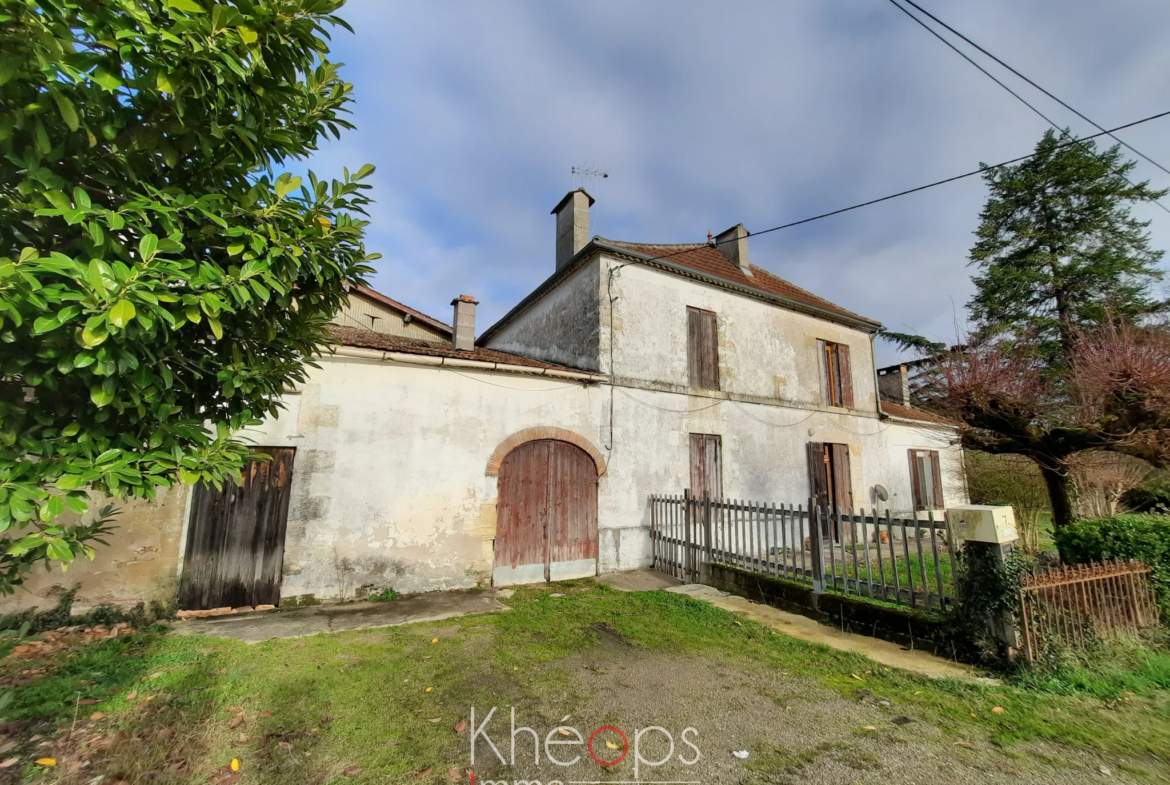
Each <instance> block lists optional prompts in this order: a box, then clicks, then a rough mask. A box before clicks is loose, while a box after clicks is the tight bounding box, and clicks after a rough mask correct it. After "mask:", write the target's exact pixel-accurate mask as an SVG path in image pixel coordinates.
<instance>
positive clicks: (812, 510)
mask: <svg viewBox="0 0 1170 785" xmlns="http://www.w3.org/2000/svg"><path fill="white" fill-rule="evenodd" d="M823 514H824V511H823V510H822V509H821V506H820V505H819V504H817V500H816V499H815V498H814V497H811V496H810V497H809V500H808V541H809V549H810V550H811V551H812V589H813V594H824V593H825V546H824V542H823V539H822V538H823V537H824V534H823V532H822V531H821V516H822V515H823Z"/></svg>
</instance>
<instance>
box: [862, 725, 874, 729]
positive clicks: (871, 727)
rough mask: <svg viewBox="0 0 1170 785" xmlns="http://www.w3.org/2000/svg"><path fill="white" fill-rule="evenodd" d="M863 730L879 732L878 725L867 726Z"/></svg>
mask: <svg viewBox="0 0 1170 785" xmlns="http://www.w3.org/2000/svg"><path fill="white" fill-rule="evenodd" d="M862 730H877V726H876V725H866V726H865V727H864V728H862Z"/></svg>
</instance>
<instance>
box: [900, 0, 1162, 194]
mask: <svg viewBox="0 0 1170 785" xmlns="http://www.w3.org/2000/svg"><path fill="white" fill-rule="evenodd" d="M906 2H907V3H909V4H910V5H912V6H914V7H915V8H917V9H918V10H919V11H922V13H924V14H926V15H927V16H929V17H930V18H931V19H934V21H936V22H938V23H939V24H940V25H942V26H943V27H945V28H946V29H947V30H950V31H951V32H952V33H954V34H955V35H957V36H959V37H960V38H962V39H963V40H964V41H966V42H967V43H969V44H971V45H972V46H974V47H975V48H976V49H979V51H981V52H983V53H984V54H986V55H987V56H988V57H991V58H992V59H993V60H995V61H996V62H997V63H999V64H1000V65H1002V66H1004V67H1005V68H1008V69H1009V70H1010V71H1011V72H1012V73H1014V74H1016V76H1019V77H1020V78H1021V79H1024V80H1025V81H1027V82H1028V84H1030V85H1032V86H1033V87H1036V88H1037V89H1039V90H1041V91H1043V92H1044V93H1045V94H1046V95H1049V96H1051V97H1052V98H1056V96H1053V95H1052V94H1051V93H1049V92H1048V91H1047V90H1044V88H1042V87H1040V86H1039V85H1037V84H1036V83H1035V82H1033V81H1032V80H1030V79H1028V78H1027V77H1025V76H1024V75H1023V74H1021V73H1019V72H1018V71H1016V70H1015V69H1013V68H1011V67H1010V66H1008V65H1007V64H1005V63H1004V62H1003V61H1001V60H999V59H998V58H996V57H995V56H994V55H991V54H989V53H988V52H987V51H986V50H984V49H983V48H982V47H980V46H978V45H977V44H975V43H972V42H971V40H970V39H968V38H967V37H966V36H964V35H963V34H962V33H959V32H957V31H956V30H955V29H954V28H953V27H950V26H949V25H947V24H946V23H945V22H940V21H939V20H938V18H937V17H935V16H933V15H931V14H930V13H929V12H927V11H923V10H922V8H921V7H920V6H918V5H916V4H915V3H914V2H912V0H906ZM890 3H891V4H893V6H894V8H897V9H898V10H899V11H901V12H902V13H904V14H905V15H906V16H908V17H910V18H911V19H913V20H914V21H915V22H916V23H917V24H918V25H919V26H921V27H922V29H923V30H925V31H926V32H928V33H930V34H931V35H933V36H934V37H935V38H937V39H938V40H940V41H942V42H943V43H944V44H946V45H947V46H948V47H950V49H951V50H952V51H953V52H954V53H955V54H957V55H959V57H962V58H963V59H964V60H966V61H967V62H968V63H970V64H971V65H973V66H975V67H976V68H978V69H979V70H980V71H981V72H982V73H983V75H984V76H986V77H987V78H988V79H990V80H991V81H993V82H995V83H996V84H997V85H999V86H1000V87H1002V88H1003V89H1004V90H1007V91H1008V92H1009V93H1011V95H1012V96H1013V97H1014V98H1015V99H1016V100H1017V101H1019V102H1020V103H1022V104H1023V105H1024V106H1026V107H1028V108H1029V109H1031V110H1032V111H1033V112H1035V113H1036V114H1037V115H1039V116H1040V117H1041V118H1042V119H1043V120H1044V122H1046V123H1048V124H1049V125H1050V126H1052V127H1053V128H1054V129H1056V131H1057V132H1058V133H1059V134H1060V135H1061V136H1063V137H1065V138H1066V139H1076V137H1074V136H1072V135H1071V134H1070V133H1069V132H1068V131H1066V130H1065V129H1063V128H1061V127H1060V126H1059V125H1057V124H1056V122H1055V121H1053V120H1052V118H1050V117H1049V116H1048V115H1046V114H1044V113H1043V112H1041V111H1040V110H1039V109H1037V108H1036V107H1035V106H1033V105H1032V104H1030V103H1028V101H1027V100H1026V99H1025V98H1024V97H1023V96H1022V95H1020V94H1019V93H1017V92H1016V91H1015V90H1013V89H1011V88H1010V87H1008V86H1007V85H1006V84H1004V83H1003V82H1001V81H1000V80H999V79H997V78H996V77H995V75H993V74H992V73H991V72H990V71H988V70H987V69H986V68H984V67H983V66H981V65H979V63H977V62H975V61H974V60H972V59H971V58H970V57H968V56H967V53H966V52H964V51H963V50H962V49H959V48H958V47H957V46H955V45H954V44H952V43H951V42H950V41H948V40H947V39H946V38H944V37H943V36H942V35H941V34H940V33H939V32H938V31H937V30H935V29H934V28H932V27H931V26H930V25H928V24H926V22H923V21H922V20H921V19H919V18H918V17H916V16H915V15H914V14H912V13H911V12H910V11H908V10H907V9H906V8H904V7H903V6H902V5H900V4H899V3H898V0H890ZM1056 100H1058V101H1059V100H1060V99H1056ZM1060 104H1061V105H1062V106H1064V107H1066V108H1068V109H1070V110H1071V111H1073V112H1075V113H1076V114H1077V116H1078V117H1080V118H1082V119H1083V120H1085V121H1087V122H1089V123H1092V124H1093V125H1094V126H1096V127H1097V129H1098V130H1100V131H1104V130H1105V129H1104V128H1102V127H1101V126H1099V125H1097V124H1096V123H1094V122H1093V121H1092V120H1089V118H1087V117H1085V116H1084V115H1083V114H1081V113H1080V112H1077V111H1076V110H1075V109H1073V108H1072V107H1071V106H1068V104H1066V103H1064V102H1063V101H1060ZM1109 136H1110V137H1112V138H1113V139H1115V140H1116V141H1117V142H1118V143H1120V144H1123V145H1125V146H1126V147H1127V148H1129V149H1130V150H1132V151H1133V152H1135V153H1137V154H1138V155H1140V156H1141V157H1142V158H1145V159H1146V160H1147V161H1149V162H1150V163H1152V164H1153V165H1154V166H1156V167H1158V168H1159V169H1161V170H1162V171H1164V172H1166V173H1167V174H1170V171H1167V170H1166V168H1165V167H1163V166H1162V165H1161V164H1159V163H1158V162H1157V161H1154V160H1153V159H1151V158H1149V157H1148V156H1146V155H1143V154H1142V153H1141V152H1139V151H1138V150H1134V149H1133V148H1132V147H1130V146H1129V145H1128V144H1125V142H1122V141H1121V140H1120V139H1118V138H1117V137H1116V136H1113V134H1109ZM1078 141H1079V140H1078ZM1081 149H1083V150H1084V151H1085V152H1086V153H1089V154H1090V155H1092V156H1094V157H1097V158H1099V157H1100V154H1099V153H1097V152H1095V151H1093V150H1092V149H1091V148H1090V147H1089V146H1088V145H1085V144H1081ZM1114 174H1121V172H1120V171H1116V170H1115V171H1114ZM1122 177H1123V178H1124V179H1125V181H1126V182H1127V183H1129V185H1130V187H1131V188H1137V184H1136V183H1134V181H1133V180H1130V179H1129V178H1128V177H1125V175H1122ZM1151 201H1152V202H1153V203H1154V204H1156V205H1158V206H1159V207H1161V208H1162V209H1163V210H1165V211H1166V212H1167V213H1170V208H1167V207H1166V206H1165V205H1164V204H1162V203H1161V202H1159V201H1158V200H1157V199H1152V200H1151Z"/></svg>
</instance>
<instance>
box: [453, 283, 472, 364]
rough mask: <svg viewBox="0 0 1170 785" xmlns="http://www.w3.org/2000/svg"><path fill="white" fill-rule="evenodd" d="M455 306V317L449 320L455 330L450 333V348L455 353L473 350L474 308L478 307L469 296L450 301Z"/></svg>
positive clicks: (464, 295) (461, 296)
mask: <svg viewBox="0 0 1170 785" xmlns="http://www.w3.org/2000/svg"><path fill="white" fill-rule="evenodd" d="M451 305H454V306H455V317H454V318H453V319H452V320H451V324H452V326H453V327H454V328H455V329H453V330H452V331H451V348H452V349H454V350H455V351H457V352H470V351H472V350H473V349H475V306H477V305H479V301H477V300H476V299H475V298H474V297H472V296H471V295H470V294H461V295H459V296H458V297H456V298H455V299H454V300H452V301H451Z"/></svg>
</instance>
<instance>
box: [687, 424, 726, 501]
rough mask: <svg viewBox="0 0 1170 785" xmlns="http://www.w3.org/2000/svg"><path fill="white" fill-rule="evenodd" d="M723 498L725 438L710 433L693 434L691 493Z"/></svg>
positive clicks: (699, 495)
mask: <svg viewBox="0 0 1170 785" xmlns="http://www.w3.org/2000/svg"><path fill="white" fill-rule="evenodd" d="M703 494H707V495H709V496H710V497H711V498H712V499H722V498H723V438H722V437H721V436H717V435H714V434H708V433H692V434H691V495H692V496H694V497H695V498H697V499H701V498H703Z"/></svg>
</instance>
